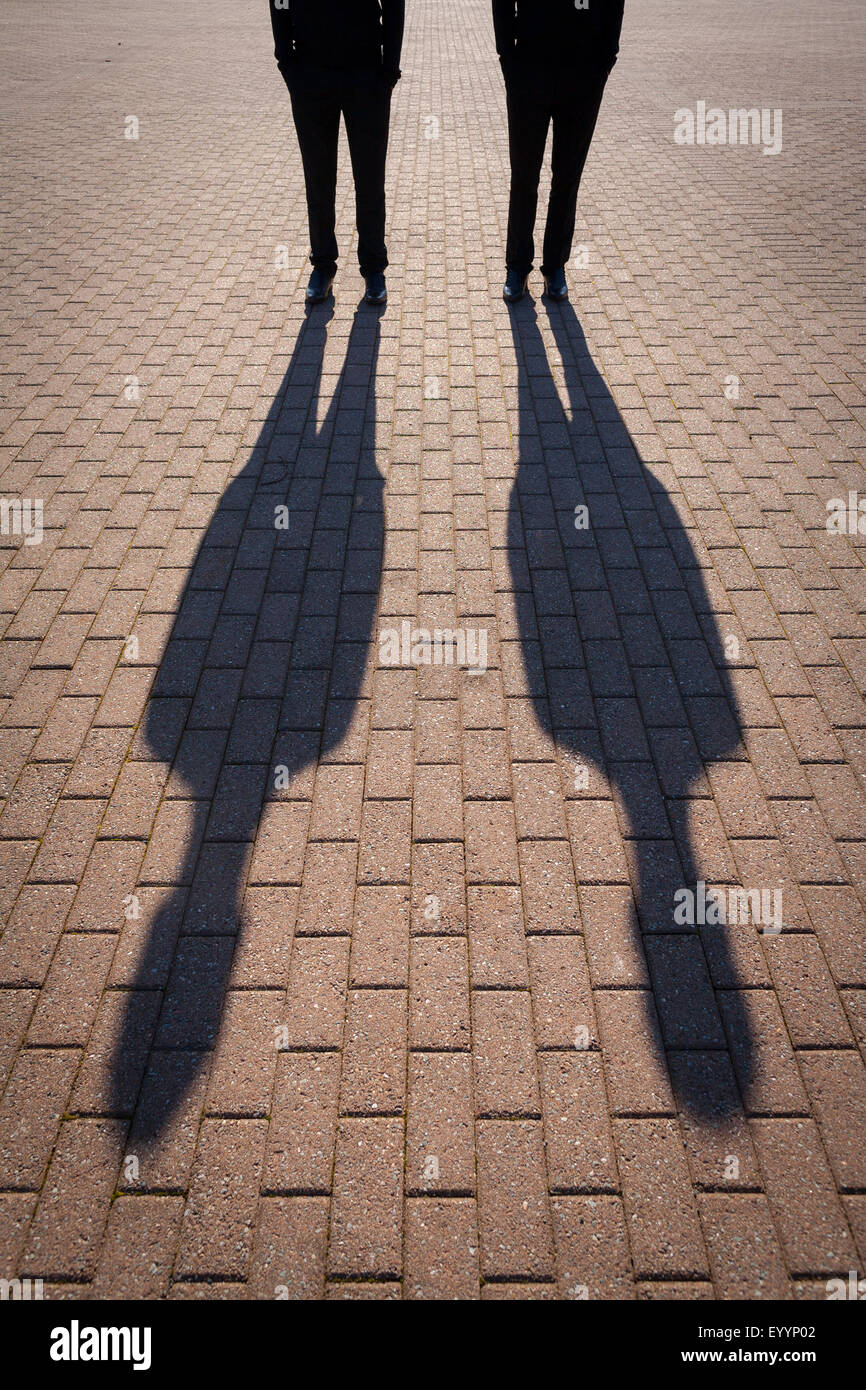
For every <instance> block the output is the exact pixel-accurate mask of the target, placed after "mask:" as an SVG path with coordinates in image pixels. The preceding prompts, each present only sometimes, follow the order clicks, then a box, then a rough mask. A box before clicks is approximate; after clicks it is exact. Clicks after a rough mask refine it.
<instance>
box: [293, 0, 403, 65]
mask: <svg viewBox="0 0 866 1390" xmlns="http://www.w3.org/2000/svg"><path fill="white" fill-rule="evenodd" d="M405 8H406V7H405V0H270V9H271V24H272V26H273V30H274V52H275V54H276V59H277V63H278V64H279V66H280V70H281V71H283V69H284V67H285V66H286V65H287V64H290V63H294V62H304V63H313V64H315V65H316V66H317V67H327V68H342V69H353V68H354V69H357V68H381V69H383V70H384V71H385V72H386V73H387V74H388V76H389V77H390V78H391V79H392V81H393V82H396V81H397V79H398V78H399V76H400V49H401V48H402V46H403V22H404V16H405Z"/></svg>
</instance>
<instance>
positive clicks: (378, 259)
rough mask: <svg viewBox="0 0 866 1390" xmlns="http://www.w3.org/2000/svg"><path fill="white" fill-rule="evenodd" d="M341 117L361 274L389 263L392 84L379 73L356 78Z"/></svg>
mask: <svg viewBox="0 0 866 1390" xmlns="http://www.w3.org/2000/svg"><path fill="white" fill-rule="evenodd" d="M343 118H344V120H345V122H346V137H347V139H348V141H349V154H350V155H351V157H352V173H353V174H354V176H355V217H356V221H357V224H358V261H359V263H360V266H361V274H362V275H363V276H365V277H366V276H367V275H375V274H376V272H377V271H381V270H384V269H385V267H386V266H387V264H388V250H387V247H386V246H385V161H386V158H387V154H388V131H389V126H390V121H391V87H390V84H389V83H388V82H387V81H386V80H384V79H383V78H381V77H380V76H379V74H378V73H376V74H375V77H374V78H373V80H367V79H366V74H365V78H364V80H363V81H361V80H356V81H355V82H352V83H351V85H348V86H347V88H346V91H345V92H344V95H343Z"/></svg>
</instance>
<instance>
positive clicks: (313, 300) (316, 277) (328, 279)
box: [304, 270, 334, 304]
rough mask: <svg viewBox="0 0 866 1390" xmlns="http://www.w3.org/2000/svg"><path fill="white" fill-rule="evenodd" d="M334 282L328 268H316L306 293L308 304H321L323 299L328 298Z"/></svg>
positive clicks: (305, 297)
mask: <svg viewBox="0 0 866 1390" xmlns="http://www.w3.org/2000/svg"><path fill="white" fill-rule="evenodd" d="M333 283H334V277H333V275H329V274H328V272H327V271H326V270H314V271H313V273H312V275H311V276H310V283H309V284H308V285H307V292H306V294H305V295H304V299H305V300H306V302H307V304H321V303H322V300H323V299H327V298H328V295H329V294H330V293H331V286H332V285H333Z"/></svg>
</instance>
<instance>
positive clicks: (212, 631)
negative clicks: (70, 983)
mask: <svg viewBox="0 0 866 1390" xmlns="http://www.w3.org/2000/svg"><path fill="white" fill-rule="evenodd" d="M380 317H381V315H380V313H379V312H377V311H376V310H374V309H370V308H363V307H362V308H360V309H359V310H358V311H357V312H356V314H355V317H354V321H353V323H352V327H351V330H350V332H349V336H348V339H347V341H346V344H345V356H344V358H343V361H342V366H341V369H340V372H339V377H338V378H337V379H336V380H333V379H332V378H327V379H326V382H323V364H324V362H325V360H326V352H327V350H328V348H329V344H330V355H333V354H334V351H335V350H334V344H333V342H332V341H331V340H332V339H333V338H334V337H335V334H334V327H333V322H332V320H333V310H332V309H331V307H330V306H329V305H326V306H325V307H324V308H323V309H320V310H316V311H314V312H313V313H312V314H311V315H309V316H308V317H307V318H306V319H305V320H304V322H303V323H302V325H301V328H300V332H299V335H298V338H297V342H296V344H295V347H294V350H293V353H292V357H291V361H290V363H289V365H288V368H287V370H286V373H285V376H284V378H283V382H282V384H281V387H280V390H279V391H278V393H277V395H276V397H275V399H274V401H273V404H272V405H271V407H270V409H269V411H268V415H267V419H266V421H265V423H264V425H263V427H262V429H261V432H260V435H259V438H258V440H257V442H256V445H255V446H254V447H253V449H252V451H251V455H250V458H249V461H248V462H247V463H246V465H245V466H244V468H243V470H242V471H241V472H240V473H239V474H238V475H237V476H236V477H234V478H233V479H232V481H231V482H230V483H229V485H228V487H227V488H226V490H225V492H224V494H223V496H222V498H221V499H220V502H219V505H218V507H217V509H216V511H215V513H214V515H213V517H212V519H211V521H210V523H209V524H208V527H207V531H206V533H205V535H204V536H203V538H202V540H201V542H200V544H199V546H198V549H197V552H196V555H195V558H194V560H193V563H192V565H191V567H190V569H189V573H188V577H187V579H186V582H185V586H184V590H183V594H182V597H181V599H180V602H179V605H178V607H177V611H176V616H175V619H174V623H173V626H172V630H171V634H170V636H169V639H168V642H167V644H166V646H165V650H164V652H163V654H162V658H161V661H160V663H159V670H158V672H157V675H156V679H155V682H154V685H153V689H152V692H151V696H150V700H149V703H148V705H147V708H146V711H145V715H144V721H143V733H144V740H145V742H146V746H147V756H149V757H151V758H153V759H155V760H158V761H161V762H163V763H165V764H170V768H171V770H170V774H169V780H168V786H167V793H166V794H167V798H168V799H169V801H170V799H171V798H178V801H180V800H183V801H184V802H185V805H183V806H182V807H181V806H180V805H179V804H177V805H175V806H174V807H173V808H172V807H171V806H170V805H169V801H166V802H164V803H163V808H164V809H165V808H166V807H168V809H169V810H172V809H173V810H174V811H175V812H176V813H177V814H178V815H180V814H181V813H183V815H184V816H185V831H184V834H185V843H184V846H183V852H182V860H181V862H180V865H179V867H175V868H174V871H173V872H172V874H171V878H170V886H168V887H166V888H163V889H162V891H161V894H160V896H161V902H160V903H159V906H158V907H157V908H156V910H155V911H154V913H153V915H152V919H151V920H149V921H148V922H147V923H146V936H145V939H144V941H143V943H142V945H141V949H140V956H139V959H138V963H137V966H136V968H135V973H134V978H133V979H132V980H131V981H130V983H131V985H132V988H131V989H130V991H129V993H128V995H127V1000H126V1007H125V1012H124V1016H123V1020H122V1024H121V1027H120V1033H119V1040H118V1043H117V1047H116V1050H115V1053H114V1057H113V1065H112V1087H113V1107H112V1109H113V1113H116V1114H129V1113H130V1111H131V1110H132V1109H133V1107H134V1106H135V1096H136V1091H137V1089H138V1087H137V1080H138V1078H140V1076H141V1069H140V1065H139V1064H140V1058H141V1053H142V1027H143V1018H144V1016H145V1015H147V1013H148V996H149V999H150V1001H153V999H154V991H159V990H160V989H161V988H162V987H165V995H164V998H163V1001H162V1007H161V1011H160V1012H159V1016H158V1021H156V1022H155V1036H154V1037H153V1048H152V1050H151V1051H150V1055H149V1060H148V1065H147V1072H146V1074H145V1077H144V1082H143V1084H142V1086H141V1090H140V1094H139V1096H138V1104H137V1107H136V1108H135V1114H134V1121H133V1129H132V1136H131V1145H132V1146H134V1145H135V1144H142V1145H144V1144H147V1143H148V1142H149V1141H151V1140H153V1139H155V1138H156V1137H157V1136H159V1135H160V1134H161V1133H162V1132H163V1130H164V1129H165V1128H166V1126H167V1125H168V1124H169V1123H170V1121H171V1119H172V1117H173V1116H174V1115H175V1113H176V1111H177V1109H178V1107H179V1106H180V1105H181V1103H182V1101H183V1100H184V1097H185V1096H187V1095H188V1093H189V1092H190V1091H191V1088H192V1087H193V1086H194V1084H195V1083H196V1080H197V1078H198V1077H199V1074H200V1072H201V1071H202V1069H203V1067H204V1065H205V1063H206V1061H207V1058H208V1056H209V1055H210V1053H211V1052H212V1050H213V1048H214V1045H215V1043H216V1040H217V1036H218V1033H219V1029H220V1022H221V1016H222V1009H223V1001H224V996H225V992H226V988H227V984H228V981H229V976H230V973H231V971H232V965H233V960H234V958H235V948H236V945H237V942H238V939H239V935H240V934H241V932H242V925H243V919H244V909H243V904H244V892H245V887H246V885H247V882H248V880H250V881H252V882H254V883H261V884H269V883H274V884H277V885H279V884H281V883H282V884H285V883H286V882H293V881H294V882H297V877H296V876H295V877H294V878H293V877H292V875H291V873H287V872H286V870H285V865H286V863H287V862H288V860H289V858H290V856H291V854H292V853H293V852H297V851H298V846H297V844H296V845H295V846H294V851H293V847H292V845H290V844H289V843H287V841H288V840H289V839H290V836H289V835H288V833H286V834H285V836H284V834H283V830H284V829H286V830H287V828H288V827H289V825H290V822H289V821H282V820H280V809H281V807H282V809H285V810H290V809H291V808H290V807H289V806H288V805H287V803H286V793H287V792H288V793H289V795H290V796H291V795H292V794H294V796H297V795H298V792H297V790H295V791H294V793H292V788H293V786H294V787H295V788H296V787H297V782H298V779H299V777H300V776H301V775H302V774H303V773H304V771H305V769H306V770H310V769H312V768H314V767H315V765H316V764H317V762H318V760H319V759H320V758H322V757H324V756H325V755H326V754H327V753H328V752H329V750H333V749H335V748H336V747H337V745H338V744H339V743H340V742H341V740H342V739H343V738H344V736H345V735H346V733H347V731H348V729H349V726H350V724H351V721H352V718H353V714H354V711H355V709H356V706H357V701H358V696H359V694H360V691H361V687H362V682H363V680H364V674H365V670H366V667H367V659H368V653H369V646H370V641H371V636H372V631H373V623H374V620H375V614H376V607H377V601H378V591H379V583H380V577H381V567H382V544H383V530H384V527H383V487H384V480H383V478H382V475H381V474H380V472H379V470H378V468H377V467H376V369H377V360H378V353H379V340H380V322H379V320H380ZM340 331H341V332H342V331H344V330H343V329H342V328H341V330H340ZM337 351H338V352H339V337H337ZM338 360H339V359H338ZM326 384H327V389H328V392H329V397H330V398H329V400H328V404H327V408H326V410H325V414H324V417H323V418H322V419H321V420H320V419H319V418H318V416H319V406H320V398H321V396H322V395H323V394H324V392H325V390H326ZM304 795H309V793H308V792H305V793H304ZM272 817H274V828H273V830H272V832H271V833H270V835H269V836H267V835H265V834H264V827H265V826H266V825H267V824H269V823H270V821H271V818H272ZM260 822H261V823H262V828H263V829H262V835H260V837H259V842H260V843H261V839H262V838H263V837H264V838H266V839H268V840H269V844H267V845H265V854H264V859H263V861H262V862H261V863H260V864H259V865H258V868H257V863H258V861H257V856H258V846H256V843H255V842H256V837H257V832H259V827H260ZM295 838H296V839H297V836H296V837H295ZM254 847H255V853H254ZM285 891H286V890H283V892H285ZM275 892H276V895H277V902H278V900H279V892H280V890H279V888H277V889H276V890H275ZM279 919H280V907H279V906H277V907H275V909H274V912H273V920H272V921H271V922H270V924H269V931H270V932H271V935H273V933H274V932H277V933H278V932H279V930H280V920H279ZM291 925H292V924H291V923H289V929H290V928H291ZM137 1066H138V1067H139V1069H138V1071H137V1074H136V1067H137Z"/></svg>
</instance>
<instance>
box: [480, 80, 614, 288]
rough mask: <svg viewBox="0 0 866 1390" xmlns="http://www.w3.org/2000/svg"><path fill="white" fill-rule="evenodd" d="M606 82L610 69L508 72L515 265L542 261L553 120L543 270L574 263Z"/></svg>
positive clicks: (510, 253) (522, 267)
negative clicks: (585, 176)
mask: <svg viewBox="0 0 866 1390" xmlns="http://www.w3.org/2000/svg"><path fill="white" fill-rule="evenodd" d="M606 81H607V69H589V70H587V71H579V72H575V71H574V70H573V69H570V70H569V71H568V72H564V71H563V72H561V73H560V72H557V71H555V70H551V69H550V68H549V67H548V68H546V69H544V70H542V69H541V68H540V67H534V66H529V65H525V66H520V65H517V64H515V65H514V67H513V68H512V69H511V70H510V71H509V73H508V75H507V77H506V83H505V90H506V96H507V103H508V144H509V152H510V155H511V199H510V202H509V207H508V243H507V246H506V252H505V259H506V262H507V264H508V268H509V270H511V269H514V270H518V271H520V273H521V274H524V275H528V274H529V272H530V270H531V269H532V263H533V261H534V259H535V242H534V240H533V232H534V229H535V214H536V209H537V206H538V181H539V179H540V177H541V165H542V162H543V160H544V147H545V144H546V142H547V132H548V130H549V128H550V124H551V122H553V153H552V157H551V184H550V201H549V203H548V208H547V226H546V228H545V232H544V252H543V255H544V259H543V262H542V266H541V270H542V274H544V275H549V274H551V272H552V271H554V270H559V269H560V268H561V267H562V266H564V265H565V264H566V263H567V261H568V258H569V256H570V255H571V244H572V241H573V240H574V220H575V216H576V212H577V191H578V188H579V187H580V178H581V175H582V173H583V166H584V164H585V163H586V156H587V155H588V154H589V147H590V144H591V142H592V136H593V131H594V130H595V123H596V121H597V119H598V113H599V109H600V107H601V99H602V96H603V95H604V85H605V82H606Z"/></svg>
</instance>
